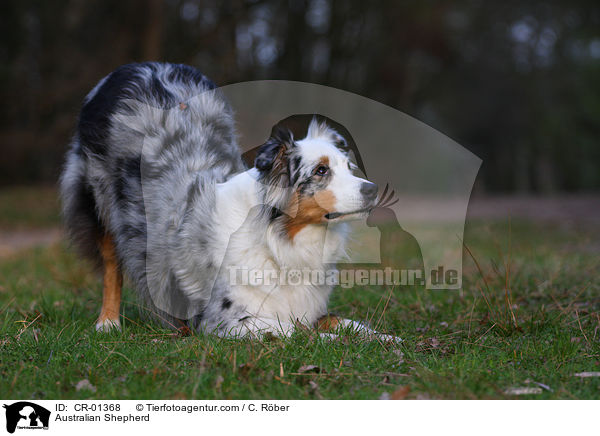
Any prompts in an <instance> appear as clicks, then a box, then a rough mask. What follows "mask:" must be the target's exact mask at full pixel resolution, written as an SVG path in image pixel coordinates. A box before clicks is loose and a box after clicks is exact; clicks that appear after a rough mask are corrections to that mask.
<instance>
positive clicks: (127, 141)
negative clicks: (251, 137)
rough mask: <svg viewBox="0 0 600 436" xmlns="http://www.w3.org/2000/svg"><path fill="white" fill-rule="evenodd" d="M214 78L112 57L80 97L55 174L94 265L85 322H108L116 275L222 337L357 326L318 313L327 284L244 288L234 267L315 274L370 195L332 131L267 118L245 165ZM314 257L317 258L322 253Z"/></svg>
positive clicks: (159, 312) (69, 226)
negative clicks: (98, 287)
mask: <svg viewBox="0 0 600 436" xmlns="http://www.w3.org/2000/svg"><path fill="white" fill-rule="evenodd" d="M236 141H237V140H236V134H235V128H234V116H233V112H232V110H231V108H230V107H229V106H228V104H227V102H226V101H225V99H224V97H223V96H222V95H221V94H220V93H219V91H218V89H217V88H216V86H215V85H214V83H213V82H212V81H210V80H209V79H208V78H207V77H205V76H204V75H203V74H202V73H201V72H200V71H198V70H197V69H195V68H192V67H190V66H186V65H175V64H164V63H153V62H148V63H141V64H129V65H124V66H122V67H120V68H118V69H117V70H115V71H114V72H112V73H111V74H109V75H108V76H106V77H105V78H104V79H102V80H101V81H100V82H99V83H98V84H97V85H96V86H95V87H94V88H93V89H92V91H91V92H90V93H89V94H88V95H87V96H86V97H85V99H84V101H83V106H82V108H81V112H80V115H79V120H78V124H77V130H76V133H75V135H74V138H73V140H72V142H71V145H70V148H69V151H68V152H67V156H66V164H65V167H64V170H63V173H62V176H61V180H60V193H61V199H62V208H63V217H64V222H65V226H66V230H67V232H68V234H69V236H70V238H71V239H72V241H73V242H74V243H75V245H76V246H77V247H78V248H79V249H80V250H81V252H82V253H83V254H85V255H86V256H88V257H89V258H91V259H93V260H95V261H96V263H97V264H98V265H99V266H101V268H102V271H103V283H104V284H103V301H102V309H101V311H100V316H99V318H98V321H97V324H96V329H97V330H98V331H109V330H111V329H113V328H118V329H120V320H119V312H120V301H121V288H122V284H123V275H125V276H126V277H127V278H128V279H129V280H130V281H131V283H132V286H133V288H134V289H135V290H136V292H137V294H138V295H139V296H140V298H141V300H142V303H143V305H144V307H149V308H150V311H151V312H152V313H154V314H156V316H157V317H158V318H159V319H161V320H162V321H163V322H164V323H166V324H167V325H171V326H174V327H176V328H187V327H189V326H191V327H192V328H196V329H199V330H204V331H210V332H214V333H216V334H218V335H220V336H236V337H238V336H241V337H243V336H262V335H264V334H265V333H272V334H274V335H284V336H288V335H290V334H291V333H292V332H293V331H294V329H295V328H296V327H298V325H303V326H308V327H311V328H312V327H317V328H318V329H319V331H320V332H321V333H322V334H323V335H325V336H327V335H335V334H336V333H335V331H336V330H339V329H340V328H351V329H353V330H356V331H359V332H361V333H362V334H364V335H368V336H370V337H377V338H380V339H383V340H390V339H391V340H395V339H396V338H394V337H391V336H387V335H381V334H379V333H377V332H376V331H374V330H372V329H370V328H369V327H367V326H366V325H365V324H363V323H359V322H355V321H351V320H344V319H341V318H338V317H336V316H334V315H330V314H328V312H327V303H328V299H329V296H330V293H331V291H332V288H333V286H334V283H329V282H326V283H321V282H319V283H312V282H311V283H305V282H302V283H294V284H291V283H287V282H281V281H276V282H275V283H266V282H260V283H256V282H255V281H253V282H252V283H250V282H248V281H244V278H243V277H242V278H241V280H237V279H238V278H239V277H238V276H239V275H240V274H241V273H243V272H244V271H256V270H260V271H262V272H264V273H265V275H268V273H274V274H275V275H278V274H281V273H282V272H284V271H290V270H296V271H302V270H309V271H316V272H325V271H326V270H327V269H328V268H330V266H331V265H330V264H329V263H328V262H331V259H333V260H335V259H340V258H341V257H342V256H343V255H344V247H345V242H346V240H347V238H348V232H349V227H348V221H349V220H352V219H361V218H366V217H367V216H368V214H369V211H370V210H371V209H372V208H374V207H375V205H376V204H377V192H378V188H377V186H376V185H375V184H374V183H371V182H369V181H368V180H365V179H362V178H360V177H357V176H355V175H354V174H353V169H354V166H353V164H352V162H351V161H350V160H349V157H348V155H347V153H346V152H345V150H344V147H345V140H344V138H343V137H342V136H341V135H340V134H338V132H337V131H336V130H334V129H333V128H332V127H330V126H328V125H327V124H326V123H323V122H319V121H318V120H317V119H316V118H314V119H313V120H312V121H311V123H310V126H309V127H308V132H307V134H306V137H304V138H302V139H295V138H294V136H293V134H292V133H291V132H290V131H289V130H287V129H285V128H282V127H280V126H279V127H275V128H274V129H273V130H272V132H271V135H270V137H269V138H268V140H267V141H266V142H265V143H264V144H263V145H262V146H261V147H260V149H259V150H258V153H257V155H256V159H255V162H254V167H252V168H247V167H246V165H245V164H244V162H243V160H242V157H241V151H240V148H239V146H238V144H237V142H236ZM325 258H327V259H329V260H327V262H326V261H325Z"/></svg>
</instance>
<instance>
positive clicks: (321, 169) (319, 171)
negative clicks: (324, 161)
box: [315, 165, 329, 176]
mask: <svg viewBox="0 0 600 436" xmlns="http://www.w3.org/2000/svg"><path fill="white" fill-rule="evenodd" d="M328 172H329V167H326V166H325V165H319V166H318V167H317V169H316V170H315V174H316V175H318V176H324V175H325V174H327V173H328Z"/></svg>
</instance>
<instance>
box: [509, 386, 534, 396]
mask: <svg viewBox="0 0 600 436" xmlns="http://www.w3.org/2000/svg"><path fill="white" fill-rule="evenodd" d="M504 393H505V394H506V395H532V394H541V393H542V388H532V387H517V388H508V389H506V390H505V391H504Z"/></svg>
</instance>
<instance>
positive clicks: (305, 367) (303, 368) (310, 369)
mask: <svg viewBox="0 0 600 436" xmlns="http://www.w3.org/2000/svg"><path fill="white" fill-rule="evenodd" d="M305 372H317V373H318V372H321V368H319V367H318V366H317V365H302V366H301V367H300V368H298V373H300V374H302V373H305Z"/></svg>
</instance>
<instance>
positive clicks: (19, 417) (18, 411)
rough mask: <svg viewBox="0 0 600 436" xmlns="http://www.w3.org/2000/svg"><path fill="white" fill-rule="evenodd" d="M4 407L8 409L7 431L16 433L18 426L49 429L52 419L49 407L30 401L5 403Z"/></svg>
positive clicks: (30, 428) (31, 428)
mask: <svg viewBox="0 0 600 436" xmlns="http://www.w3.org/2000/svg"><path fill="white" fill-rule="evenodd" d="M3 407H4V408H5V409H6V431H8V432H9V433H14V432H15V430H16V429H17V428H19V429H29V430H35V429H44V430H48V424H49V421H50V411H49V410H48V409H45V408H44V407H42V406H38V405H37V404H35V403H30V402H28V401H19V402H18V403H13V404H11V405H6V404H5V405H4V406H3Z"/></svg>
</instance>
